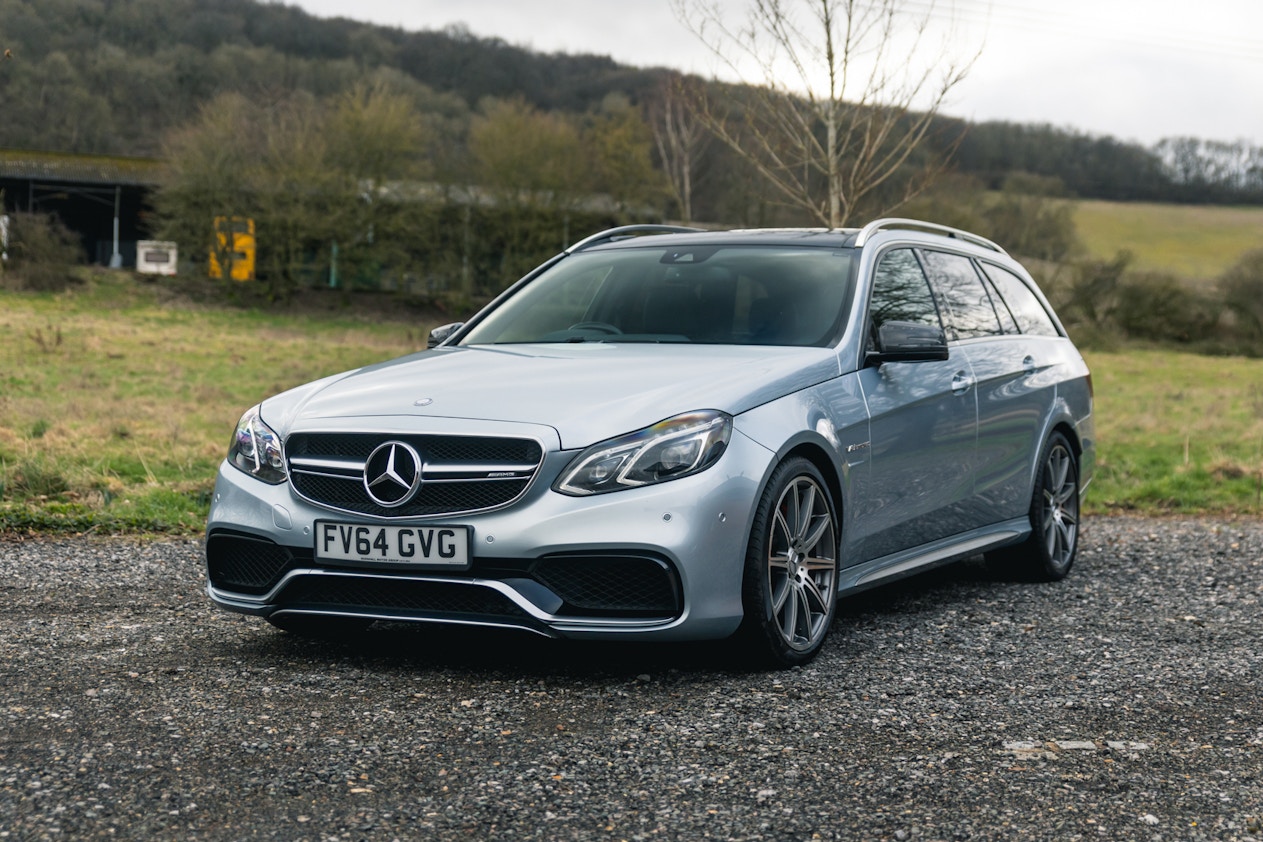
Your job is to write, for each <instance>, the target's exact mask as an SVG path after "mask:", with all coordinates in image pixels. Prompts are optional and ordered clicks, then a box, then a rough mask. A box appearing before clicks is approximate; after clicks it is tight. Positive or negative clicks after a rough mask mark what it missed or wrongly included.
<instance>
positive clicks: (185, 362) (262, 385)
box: [0, 276, 428, 521]
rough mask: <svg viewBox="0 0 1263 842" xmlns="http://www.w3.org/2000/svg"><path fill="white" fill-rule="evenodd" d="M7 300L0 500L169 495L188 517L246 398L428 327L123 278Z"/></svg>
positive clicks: (107, 503)
mask: <svg viewBox="0 0 1263 842" xmlns="http://www.w3.org/2000/svg"><path fill="white" fill-rule="evenodd" d="M0 303H2V304H3V306H2V307H0V504H2V503H5V502H8V503H12V502H13V501H25V502H26V503H30V502H32V501H33V502H35V503H37V504H38V503H45V502H51V503H55V504H58V505H71V506H75V507H81V508H82V507H86V508H87V509H89V510H91V511H95V512H100V511H104V510H106V509H109V508H110V507H116V506H124V505H136V503H137V500H140V499H145V498H151V497H154V496H155V495H156V494H157V492H162V493H163V494H171V493H175V494H176V496H177V497H178V498H180V500H179V501H178V503H177V504H178V505H179V506H181V507H183V508H186V509H187V508H189V507H190V506H192V507H193V511H191V512H190V513H189V514H191V516H192V520H193V521H196V520H197V519H198V518H200V517H201V516H202V514H201V513H200V511H199V510H198V507H197V506H196V505H195V504H196V503H198V502H199V501H201V500H203V499H204V498H206V497H207V496H208V495H209V492H210V489H211V484H212V481H213V477H214V473H215V468H216V466H217V465H218V463H219V461H220V460H221V459H222V458H223V454H224V450H225V447H226V443H227V440H228V436H229V433H230V432H231V429H232V425H233V424H234V423H235V422H236V420H237V418H238V416H239V415H240V414H241V412H242V411H243V410H245V409H246V408H247V407H249V406H251V405H252V404H254V403H256V402H258V401H259V400H261V399H262V398H264V397H266V396H268V395H270V394H274V393H276V392H280V391H283V390H285V389H288V388H290V387H292V386H295V385H299V384H301V383H304V382H307V381H309V380H312V379H314V378H316V377H320V376H324V375H327V374H332V373H336V372H338V371H343V370H346V369H350V368H355V367H357V366H360V365H364V364H366V363H370V362H376V361H378V360H382V359H387V358H390V357H393V356H398V355H400V354H403V353H407V352H409V351H413V350H416V349H417V347H418V344H419V343H420V342H421V341H422V339H421V337H424V335H425V330H424V327H428V326H423V327H422V328H418V327H416V326H412V325H404V324H400V323H385V324H372V323H370V322H368V321H364V320H360V321H357V320H354V319H348V318H340V319H337V318H335V319H330V318H324V319H317V318H304V317H274V316H266V315H261V314H258V313H250V312H243V311H230V310H211V309H206V308H200V307H196V306H191V305H188V304H182V303H179V302H175V301H171V300H169V298H168V297H167V296H160V295H157V294H156V293H155V292H154V291H152V290H148V289H146V288H145V287H143V286H138V285H137V284H136V283H135V282H133V281H131V280H130V279H129V278H128V277H127V276H117V277H110V276H101V277H100V278H98V279H97V280H96V281H94V282H93V283H92V284H90V285H89V286H88V287H87V288H84V289H77V290H74V291H71V292H69V293H63V294H60V295H56V296H49V295H29V294H16V293H11V292H0ZM158 496H161V495H158Z"/></svg>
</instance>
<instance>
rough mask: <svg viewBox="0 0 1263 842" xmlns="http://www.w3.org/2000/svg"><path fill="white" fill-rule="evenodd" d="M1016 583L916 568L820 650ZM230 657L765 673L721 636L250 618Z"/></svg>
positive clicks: (979, 571) (858, 607)
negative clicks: (678, 638)
mask: <svg viewBox="0 0 1263 842" xmlns="http://www.w3.org/2000/svg"><path fill="white" fill-rule="evenodd" d="M1009 587H1018V585H1014V584H1012V583H1010V582H1008V581H1006V580H1005V578H1004V577H999V576H996V575H995V574H994V573H993V572H992V571H990V570H989V569H988V568H987V567H986V565H985V564H984V563H983V562H982V560H981V559H980V558H979V559H970V560H968V561H965V562H961V563H958V564H953V565H949V566H947V567H943V568H939V569H937V570H932V571H929V572H926V573H922V574H919V575H916V576H913V577H910V578H908V579H904V580H902V581H899V582H895V583H892V584H889V585H886V586H883V587H880V588H876V589H874V590H872V591H867V592H865V593H862V594H858V595H854V596H850V597H847V598H845V599H843V600H841V601H840V602H839V604H838V614H837V617H838V618H837V619H836V620H835V623H834V627H833V631H832V633H831V640H829V641H828V642H827V643H826V644H825V651H826V652H828V651H830V650H833V649H837V648H838V647H842V648H843V649H845V647H846V645H847V630H848V628H850V627H854V626H856V625H872V624H874V623H876V624H878V625H880V624H881V623H882V622H885V620H884V619H883V618H886V617H889V618H891V622H895V621H897V618H899V617H903V618H905V619H906V618H907V617H908V616H910V615H914V614H919V613H922V612H928V611H938V610H941V609H942V607H943V606H944V605H945V604H946V605H952V604H954V603H961V604H966V603H969V602H972V601H973V600H975V599H978V598H979V597H980V596H985V595H993V594H996V593H998V592H1000V591H1001V590H1003V589H1006V588H1009ZM230 645H231V646H232V648H233V650H234V651H233V653H232V654H233V655H234V656H236V657H238V658H243V659H245V660H248V661H251V662H256V663H259V662H270V663H272V664H276V663H278V662H295V661H302V662H307V663H310V661H311V660H313V659H315V660H321V661H324V662H326V663H329V664H330V665H333V664H338V665H343V666H347V667H355V668H360V669H368V670H373V671H377V670H381V671H387V672H395V671H402V672H426V671H435V670H441V671H456V672H471V673H474V672H477V673H488V672H490V673H496V674H500V675H503V676H506V677H514V678H521V677H561V676H569V677H609V678H629V679H634V678H643V677H645V676H647V675H654V674H661V673H662V672H665V671H671V670H675V671H680V672H687V673H692V674H707V673H710V674H715V675H730V674H733V673H749V672H763V671H767V670H766V667H764V666H762V665H753V664H751V663H750V662H749V659H747V658H743V655H742V652H741V651H740V650H739V649H738V648H737V647H736V646H735V645H733V644H731V643H730V642H729V641H706V642H696V643H656V644H655V643H619V642H616V641H615V642H606V641H601V642H587V641H582V642H581V641H572V640H553V639H549V638H545V637H541V636H539V635H535V634H531V633H529V632H519V631H510V630H503V629H492V628H477V627H464V626H441V625H411V624H406V623H378V624H376V625H375V626H374V627H373V628H371V629H370V630H368V631H367V632H363V633H360V634H356V635H350V636H345V637H342V638H334V639H319V640H317V639H311V638H306V637H302V636H299V635H295V634H289V633H286V632H282V631H280V630H277V629H272V628H271V627H268V626H267V625H266V624H263V623H259V624H258V626H257V628H256V629H255V630H254V631H253V633H250V634H248V635H245V636H243V637H241V638H235V639H234V642H233V643H232V644H230Z"/></svg>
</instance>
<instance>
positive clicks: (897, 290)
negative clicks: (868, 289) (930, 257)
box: [868, 249, 939, 330]
mask: <svg viewBox="0 0 1263 842" xmlns="http://www.w3.org/2000/svg"><path fill="white" fill-rule="evenodd" d="M868 312H869V318H870V320H871V321H872V323H873V329H874V330H876V329H877V328H879V327H881V326H882V325H883V324H885V323H886V322H916V323H918V324H925V325H934V326H935V327H938V326H939V318H938V308H937V307H935V306H934V295H933V293H931V292H930V285H929V283H927V282H926V280H925V273H924V272H922V271H921V264H920V263H919V262H918V261H917V257H916V255H915V254H913V252H912V250H911V249H895V250H894V251H888V252H886V253H885V254H884V255H882V257H881V260H880V261H879V262H878V264H877V271H876V272H875V273H874V275H873V297H872V300H871V303H870V304H869V308H868Z"/></svg>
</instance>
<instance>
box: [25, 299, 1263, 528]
mask: <svg viewBox="0 0 1263 842" xmlns="http://www.w3.org/2000/svg"><path fill="white" fill-rule="evenodd" d="M429 327H430V324H429V322H428V321H427V322H423V323H416V324H408V323H404V322H401V321H383V320H381V319H379V318H376V317H371V316H355V315H343V316H327V315H325V316H278V315H266V314H263V313H258V312H251V311H242V310H229V309H221V308H207V307H200V306H197V305H193V304H190V303H188V302H184V301H181V300H178V299H173V298H171V297H170V296H168V295H165V294H164V293H163V291H162V287H160V286H156V285H150V284H138V283H136V282H135V281H134V280H132V279H131V278H130V277H128V276H126V275H109V274H103V275H100V276H98V277H96V278H94V280H93V281H92V282H91V283H89V284H88V285H87V286H85V287H83V288H77V289H75V290H73V291H71V292H68V293H61V294H58V295H38V294H25V293H24V294H18V293H12V292H5V291H0V532H14V531H19V532H27V531H40V532H56V531H65V532H87V531H94V532H106V533H109V532H133V533H134V532H153V533H176V534H195V533H197V532H198V531H200V530H201V528H202V525H203V523H204V520H205V517H206V510H207V506H208V502H209V497H210V493H211V489H212V484H213V478H214V474H215V470H216V467H217V466H218V464H219V462H220V460H221V459H222V458H223V455H224V451H225V449H226V446H227V440H228V435H229V433H230V431H231V428H232V425H233V424H234V423H235V422H236V420H237V418H238V416H239V415H240V413H241V412H242V411H243V410H245V409H246V408H247V407H249V406H251V405H252V404H254V403H256V402H257V401H259V400H260V399H262V398H264V397H266V396H267V395H270V394H274V393H276V392H279V391H282V390H284V389H286V388H289V387H291V386H295V385H297V384H300V383H303V382H306V381H308V380H311V379H314V378H316V377H320V376H323V375H326V374H330V373H333V372H337V371H342V370H346V369H350V368H355V367H357V366H360V365H363V364H366V363H369V362H374V361H377V360H382V359H387V358H389V357H393V356H397V355H399V354H403V353H407V352H410V351H413V350H416V349H417V348H419V347H420V346H421V345H422V343H423V342H424V337H425V335H426V331H427V330H428V328H429ZM1088 361H1089V363H1090V364H1091V366H1092V369H1093V372H1094V376H1095V384H1096V396H1097V424H1098V429H1097V432H1098V439H1099V450H1098V453H1099V460H1100V461H1099V466H1098V472H1097V478H1096V483H1095V485H1094V486H1093V489H1092V494H1091V495H1090V498H1089V505H1090V508H1091V509H1092V510H1095V511H1097V512H1107V511H1131V512H1142V513H1166V512H1179V513H1217V514H1229V513H1258V512H1261V511H1263V505H1261V503H1263V499H1261V498H1263V361H1259V360H1245V359H1236V358H1223V357H1199V356H1194V355H1190V354H1181V353H1175V352H1165V351H1150V350H1135V351H1129V352H1125V353H1093V354H1090V355H1089V360H1088Z"/></svg>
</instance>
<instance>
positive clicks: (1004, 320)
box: [982, 273, 1022, 334]
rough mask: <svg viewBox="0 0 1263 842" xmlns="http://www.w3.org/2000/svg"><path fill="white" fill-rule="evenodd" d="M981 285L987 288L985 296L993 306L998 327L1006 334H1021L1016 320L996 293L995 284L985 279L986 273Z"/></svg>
mask: <svg viewBox="0 0 1263 842" xmlns="http://www.w3.org/2000/svg"><path fill="white" fill-rule="evenodd" d="M982 280H983V283H985V284H986V286H987V295H990V296H991V303H992V304H994V305H995V314H996V315H997V316H999V317H1000V327H1001V328H1003V329H1004V332H1005V333H1006V334H1017V333H1021V332H1022V330H1021V328H1019V327H1018V326H1017V319H1015V318H1013V313H1012V312H1010V310H1009V307H1008V305H1007V304H1005V303H1004V299H1003V298H1001V297H1000V293H999V292H997V291H996V288H995V284H993V283H992V282H991V279H990V278H989V277H987V275H986V273H983V276H982Z"/></svg>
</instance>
